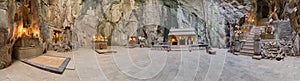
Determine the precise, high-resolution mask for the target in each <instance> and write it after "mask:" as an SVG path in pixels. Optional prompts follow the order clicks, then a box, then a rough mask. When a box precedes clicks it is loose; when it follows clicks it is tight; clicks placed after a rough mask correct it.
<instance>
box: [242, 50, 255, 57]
mask: <svg viewBox="0 0 300 81" xmlns="http://www.w3.org/2000/svg"><path fill="white" fill-rule="evenodd" d="M240 54H241V55H249V56H252V55H253V54H254V51H251V50H240Z"/></svg>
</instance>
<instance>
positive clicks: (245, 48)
mask: <svg viewBox="0 0 300 81" xmlns="http://www.w3.org/2000/svg"><path fill="white" fill-rule="evenodd" d="M242 49H243V50H254V48H253V47H250V46H243V47H242Z"/></svg>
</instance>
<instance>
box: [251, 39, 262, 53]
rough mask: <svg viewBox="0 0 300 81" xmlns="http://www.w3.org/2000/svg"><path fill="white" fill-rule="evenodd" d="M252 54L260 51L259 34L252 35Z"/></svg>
mask: <svg viewBox="0 0 300 81" xmlns="http://www.w3.org/2000/svg"><path fill="white" fill-rule="evenodd" d="M253 48H254V54H255V55H259V54H260V52H261V41H260V35H259V34H255V36H254V45H253Z"/></svg>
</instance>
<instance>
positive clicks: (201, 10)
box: [75, 0, 225, 47]
mask: <svg viewBox="0 0 300 81" xmlns="http://www.w3.org/2000/svg"><path fill="white" fill-rule="evenodd" d="M91 2H94V3H91ZM199 4H201V5H199ZM202 4H203V5H202ZM81 11H82V12H81V15H79V18H78V19H76V22H75V30H76V31H77V32H76V33H77V35H78V37H79V38H78V41H79V42H78V43H79V44H82V45H80V46H89V45H90V44H91V43H90V41H91V39H88V38H87V37H92V36H94V35H101V36H105V37H107V38H108V40H109V41H111V42H110V43H109V45H126V44H127V41H128V37H130V36H144V37H145V38H146V39H147V40H148V41H147V42H146V43H149V42H157V39H158V38H159V37H166V36H167V34H168V33H167V31H168V29H170V28H172V27H176V28H189V27H192V28H195V29H196V30H197V34H198V35H199V38H198V39H199V40H204V41H211V42H210V44H211V45H212V46H215V47H223V46H224V45H225V42H224V41H223V40H224V39H225V37H224V35H225V32H224V31H223V29H224V25H222V24H223V23H224V21H223V20H224V17H222V15H221V14H220V13H219V11H218V7H217V4H216V2H210V1H205V0H197V1H189V0H178V1H171V0H164V1H160V0H145V1H141V0H114V1H90V0H86V1H85V2H83V7H82V10H81ZM83 11H86V13H85V12H83ZM97 19H98V20H97ZM85 20H89V21H88V22H85ZM220 20H221V21H220ZM96 22H98V23H96ZM77 23H78V24H77ZM79 23H81V24H79ZM83 28H84V29H83ZM95 29H97V30H96V31H95ZM165 29H166V30H165ZM157 31H158V32H157ZM159 31H162V32H164V33H162V32H159ZM145 33H146V34H145ZM165 40H167V39H166V38H165Z"/></svg>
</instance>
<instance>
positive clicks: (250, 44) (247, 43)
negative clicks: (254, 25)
mask: <svg viewBox="0 0 300 81" xmlns="http://www.w3.org/2000/svg"><path fill="white" fill-rule="evenodd" d="M253 45H254V43H249V42H245V44H244V45H243V46H253Z"/></svg>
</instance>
